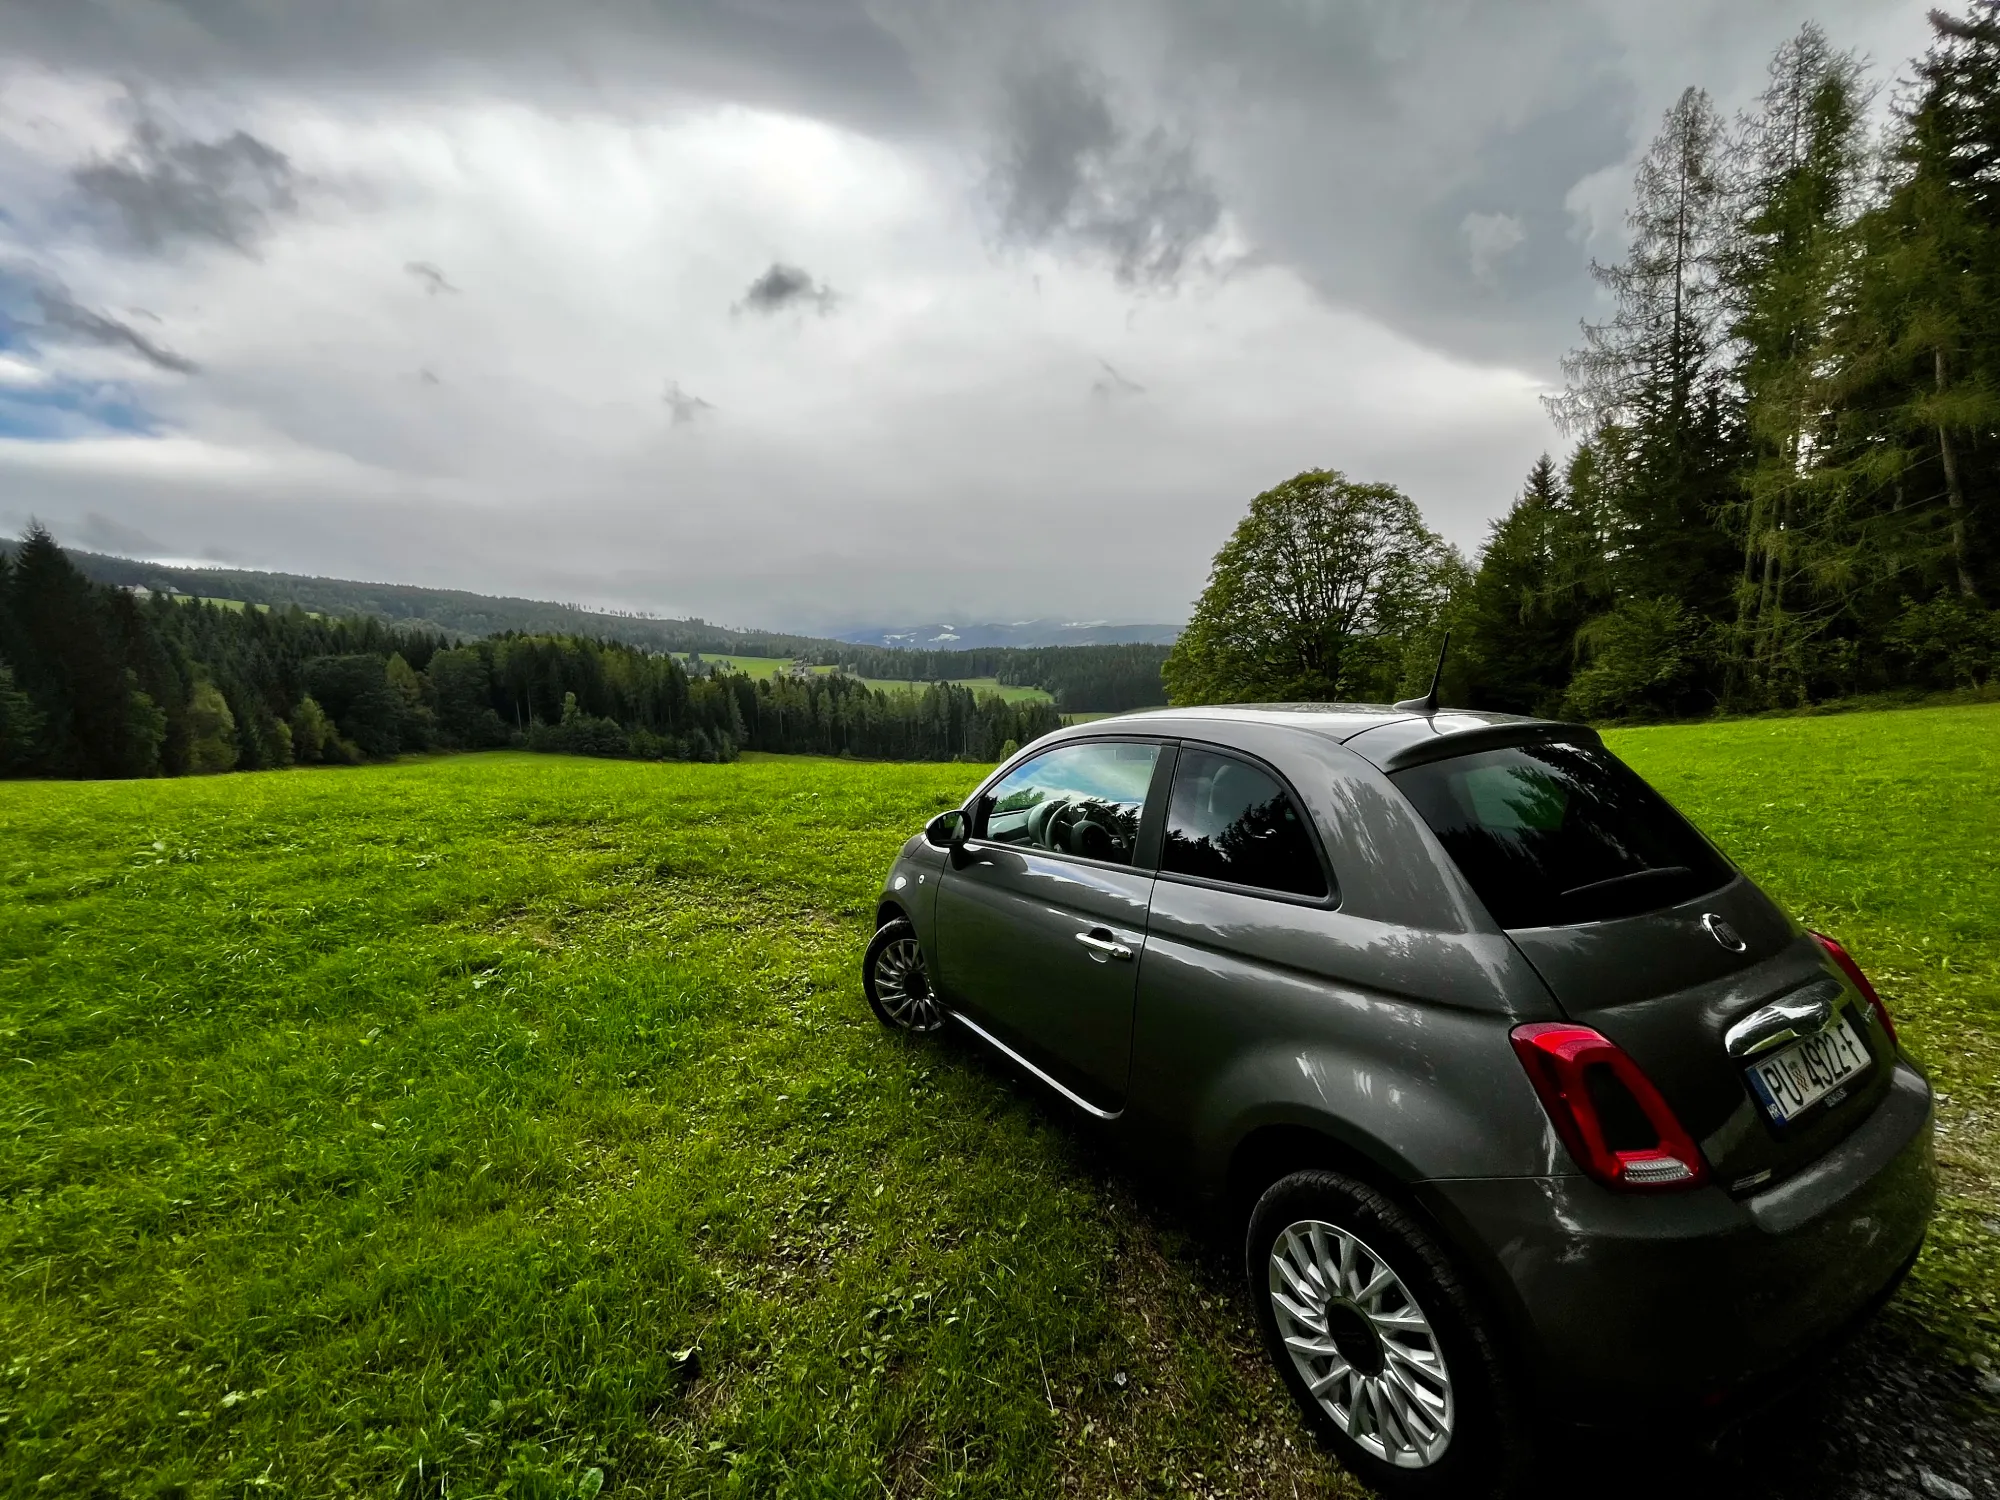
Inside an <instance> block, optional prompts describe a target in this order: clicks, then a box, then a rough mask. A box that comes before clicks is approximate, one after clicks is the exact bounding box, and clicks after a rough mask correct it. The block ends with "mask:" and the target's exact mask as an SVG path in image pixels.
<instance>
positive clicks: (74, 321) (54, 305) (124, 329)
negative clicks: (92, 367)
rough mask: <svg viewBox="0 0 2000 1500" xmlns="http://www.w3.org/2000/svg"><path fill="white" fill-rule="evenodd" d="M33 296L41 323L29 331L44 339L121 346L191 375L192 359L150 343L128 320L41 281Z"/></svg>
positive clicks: (156, 364)
mask: <svg viewBox="0 0 2000 1500" xmlns="http://www.w3.org/2000/svg"><path fill="white" fill-rule="evenodd" d="M34 300H35V304H36V306H37V307H38V308H39V309H40V311H41V325H40V327H39V328H38V329H35V330H32V332H33V333H39V334H40V335H41V337H42V338H43V339H44V340H46V341H48V342H54V343H72V344H96V345H100V346H102V347H105V348H111V349H124V350H126V351H127V352H129V353H132V354H136V355H138V356H139V357H140V358H141V359H143V360H145V361H146V363H147V364H149V365H152V366H153V367H154V368H155V369H160V370H168V371H171V372H172V373H174V374H176V375H192V374H194V372H195V369H196V366H195V363H194V361H193V360H191V359H188V358H186V357H185V356H183V355H179V354H176V353H174V351H173V350H171V349H167V348H164V347H162V346H161V345H159V344H156V343H154V342H153V340H151V339H149V338H147V337H146V335H145V334H143V333H141V332H139V330H138V329H136V328H134V327H133V326H132V325H131V324H130V323H125V322H121V321H120V320H119V319H117V318H114V317H112V316H110V315H109V314H108V313H102V312H95V311H93V310H92V309H90V308H88V307H85V306H83V305H82V304H81V303H79V302H77V301H76V300H75V299H74V298H72V297H71V296H70V294H69V293H68V292H67V291H66V290H64V289H63V288H62V287H60V286H56V285H50V284H45V285H42V286H38V287H36V288H35V291H34Z"/></svg>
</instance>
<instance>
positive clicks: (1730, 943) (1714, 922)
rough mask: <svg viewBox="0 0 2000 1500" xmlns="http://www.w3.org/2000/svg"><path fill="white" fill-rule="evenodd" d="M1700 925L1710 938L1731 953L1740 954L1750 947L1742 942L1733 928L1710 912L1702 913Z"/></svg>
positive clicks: (1741, 938) (1741, 937)
mask: <svg viewBox="0 0 2000 1500" xmlns="http://www.w3.org/2000/svg"><path fill="white" fill-rule="evenodd" d="M1701 925H1702V926H1703V927H1706V928H1707V929H1708V935H1709V936H1710V937H1712V938H1714V939H1715V940H1716V941H1717V942H1718V943H1720V944H1722V946H1723V947H1725V948H1727V949H1728V950H1729V951H1730V952H1731V953H1742V952H1744V951H1746V950H1747V949H1748V948H1749V947H1750V945H1749V944H1748V943H1746V942H1744V941H1743V936H1742V934H1741V933H1739V932H1737V930H1736V929H1735V928H1734V927H1731V926H1730V925H1729V924H1728V923H1727V922H1725V921H1724V920H1723V919H1722V918H1721V917H1719V916H1717V915H1716V914H1715V913H1714V912H1712V911H1711V912H1704V913H1702V918H1701Z"/></svg>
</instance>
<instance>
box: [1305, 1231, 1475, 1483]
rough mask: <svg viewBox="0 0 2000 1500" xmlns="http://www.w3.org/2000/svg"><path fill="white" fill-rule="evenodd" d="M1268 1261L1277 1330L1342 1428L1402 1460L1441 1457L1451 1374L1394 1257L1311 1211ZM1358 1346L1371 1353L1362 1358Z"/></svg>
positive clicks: (1448, 1424)
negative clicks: (1385, 1257)
mask: <svg viewBox="0 0 2000 1500" xmlns="http://www.w3.org/2000/svg"><path fill="white" fill-rule="evenodd" d="M1270 1269H1271V1310H1272V1312H1273V1313H1275V1314H1276V1315H1277V1320H1278V1334H1279V1337H1281V1338H1282V1339H1283V1340H1284V1341H1285V1348H1286V1350H1287V1351H1288V1352H1289V1353H1290V1354H1291V1356H1292V1364H1293V1366H1294V1367H1295V1368H1296V1369H1297V1370H1298V1372H1299V1378H1300V1379H1301V1380H1303V1381H1304V1382H1305V1384H1306V1389H1307V1390H1308V1391H1310V1392H1311V1393H1312V1396H1313V1399H1314V1400H1315V1401H1317V1402H1319V1404H1320V1407H1321V1409H1322V1410H1324V1411H1325V1412H1326V1414H1327V1415H1328V1416H1330V1417H1332V1418H1333V1420H1334V1421H1335V1422H1336V1423H1338V1424H1339V1426H1340V1429H1341V1431H1343V1432H1345V1433H1346V1434H1347V1435H1348V1437H1350V1438H1352V1439H1353V1440H1354V1441H1355V1442H1356V1443H1358V1444H1359V1445H1360V1446H1361V1448H1362V1450H1363V1451H1364V1452H1366V1453H1369V1454H1372V1455H1373V1456H1374V1457H1376V1458H1379V1459H1381V1460H1382V1461H1383V1462H1385V1463H1389V1464H1393V1465H1395V1467H1397V1468H1399V1469H1423V1468H1428V1467H1429V1466H1430V1465H1432V1464H1434V1463H1436V1462H1437V1461H1438V1460H1439V1459H1440V1458H1442V1457H1443V1456H1444V1451H1445V1449H1446V1447H1448V1446H1449V1445H1450V1443H1451V1432H1452V1423H1453V1420H1454V1418H1455V1416H1456V1412H1455V1408H1454V1405H1453V1401H1452V1390H1451V1376H1450V1374H1449V1372H1447V1371H1446V1369H1445V1364H1444V1351H1443V1350H1442V1349H1441V1348H1440V1347H1439V1346H1438V1338H1437V1333H1436V1331H1435V1330H1434V1329H1433V1328H1432V1327H1431V1322H1430V1319H1429V1318H1428V1317H1426V1316H1425V1315H1424V1310H1423V1309H1422V1308H1421V1307H1420V1306H1418V1305H1417V1299H1416V1298H1415V1297H1413V1296H1411V1295H1410V1289H1409V1288H1408V1287H1406V1286H1404V1285H1403V1280H1402V1278H1401V1277H1400V1276H1398V1275H1397V1274H1396V1273H1395V1272H1394V1271H1392V1270H1390V1269H1389V1264H1388V1262H1387V1261H1385V1260H1383V1259H1382V1257H1381V1256H1379V1255H1377V1254H1376V1253H1375V1252H1374V1251H1373V1250H1371V1249H1369V1247H1368V1246H1367V1245H1366V1244H1364V1243H1363V1242H1362V1241H1361V1240H1360V1239H1359V1238H1357V1237H1356V1236H1354V1235H1352V1234H1349V1233H1348V1232H1347V1231H1346V1230H1344V1229H1341V1228H1340V1227H1338V1226H1337V1225H1333V1224H1326V1223H1322V1222H1320V1221H1319V1220H1317V1219H1306V1220H1302V1221H1301V1222H1299V1223H1297V1224H1293V1225H1291V1226H1290V1227H1289V1228H1287V1229H1286V1230H1285V1231H1284V1232H1283V1233H1282V1234H1280V1235H1279V1236H1278V1239H1277V1243H1276V1244H1274V1245H1272V1247H1271V1268H1270ZM1336 1332H1339V1333H1340V1334H1342V1335H1343V1336H1344V1340H1345V1342H1346V1344H1347V1348H1346V1349H1345V1350H1343V1348H1342V1346H1341V1344H1340V1343H1336V1341H1335V1334H1336ZM1357 1340H1361V1341H1372V1342H1369V1343H1367V1345H1366V1348H1365V1349H1363V1348H1361V1347H1359V1346H1358V1345H1357ZM1355 1353H1364V1354H1365V1356H1366V1357H1364V1358H1363V1359H1362V1361H1361V1363H1360V1365H1359V1366H1357V1364H1356V1362H1355V1361H1354V1360H1353V1359H1351V1358H1350V1355H1352V1354H1355ZM1369 1364H1374V1365H1375V1366H1376V1368H1375V1369H1373V1370H1370V1369H1367V1368H1365V1366H1367V1365H1369Z"/></svg>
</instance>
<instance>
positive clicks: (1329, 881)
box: [1153, 739, 1341, 911]
mask: <svg viewBox="0 0 2000 1500" xmlns="http://www.w3.org/2000/svg"><path fill="white" fill-rule="evenodd" d="M1184 749H1190V750H1200V751H1203V752H1205V753H1207V754H1209V755H1216V756H1220V757H1222V758H1223V759H1226V760H1238V761H1241V762H1243V764H1245V765H1247V766H1249V767H1250V768H1251V769H1253V770H1257V771H1261V772H1263V773H1264V774H1265V775H1266V776H1269V777H1270V778H1271V779H1272V780H1273V781H1275V782H1276V783H1277V784H1278V788H1279V790H1280V791H1282V792H1283V793H1284V794H1285V795H1286V796H1287V797H1289V798H1291V800H1292V806H1293V807H1294V808H1296V809H1297V810H1298V814H1299V819H1300V821H1301V822H1303V823H1304V824H1305V829H1306V838H1307V840H1308V841H1309V842H1310V843H1311V845H1312V851H1313V857H1314V858H1315V859H1317V860H1318V861H1319V873H1320V878H1321V879H1323V880H1324V881H1325V882H1326V894H1325V895H1321V896H1302V895H1300V894H1299V893H1298V892H1297V891H1280V890H1275V889H1273V888H1272V887H1270V886H1267V885H1245V884H1244V883H1243V882H1241V881H1238V880H1215V879H1211V878H1210V877H1209V876H1206V875H1184V874H1182V873H1181V872H1180V871H1179V870H1169V869H1168V868H1167V867H1166V865H1165V863H1164V861H1165V857H1166V852H1167V849H1166V835H1167V818H1168V816H1169V814H1170V813H1171V812H1172V810H1173V784H1172V782H1169V783H1168V784H1167V787H1166V791H1165V794H1164V796H1165V801H1164V802H1163V804H1162V806H1161V808H1160V819H1159V825H1160V826H1159V833H1160V840H1159V844H1158V846H1157V847H1156V848H1155V850H1154V855H1155V858H1154V866H1153V869H1154V874H1155V875H1156V876H1157V877H1158V878H1159V879H1161V880H1171V881H1174V882H1175V883H1176V884H1179V885H1191V886H1195V887H1197V888H1199V889H1202V890H1210V891H1234V892H1237V893H1239V894H1241V895H1245V896H1255V897H1258V898H1259V899H1261V900H1265V901H1282V902H1284V903H1285V904H1286V905H1287V906H1306V907H1311V908H1313V909H1314V910H1317V911H1338V910H1339V909H1340V902H1341V886H1340V877H1339V875H1338V874H1337V873H1336V872H1335V871H1334V868H1333V860H1332V859H1331V858H1330V857H1329V856H1328V854H1327V852H1326V841H1325V840H1324V839H1322V838H1321V837H1320V831H1319V823H1318V821H1317V820H1316V819H1315V818H1314V817H1313V815H1312V810H1311V809H1310V808H1308V807H1307V806H1306V801H1305V799H1304V798H1303V797H1301V796H1300V795H1299V793H1298V788H1297V787H1295V786H1293V785H1292V782H1291V778H1290V777H1288V776H1286V775H1285V773H1284V772H1283V771H1280V770H1279V769H1278V768H1277V767H1276V766H1274V765H1272V764H1271V763H1270V762H1269V761H1267V760H1265V759H1264V758H1263V757H1262V756H1260V755H1255V754H1253V753H1251V752H1250V751H1248V750H1241V749H1238V748H1237V747H1236V746H1234V745H1223V744H1218V743H1216V742H1215V741H1213V740H1189V739H1183V740H1179V741H1177V742H1176V743H1175V756H1174V760H1175V771H1176V774H1178V772H1179V762H1180V754H1179V752H1180V751H1181V750H1184Z"/></svg>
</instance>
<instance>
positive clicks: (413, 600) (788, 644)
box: [0, 543, 1173, 713]
mask: <svg viewBox="0 0 2000 1500" xmlns="http://www.w3.org/2000/svg"><path fill="white" fill-rule="evenodd" d="M12 550H13V548H12V544H11V543H0V551H6V552H11V551H12ZM69 556H70V559H71V560H72V561H73V562H74V563H75V564H76V566H77V567H78V568H79V569H81V570H82V571H83V572H84V573H85V574H86V575H87V576H89V577H90V578H93V579H95V580H96V581H97V582H99V583H108V584H115V585H117V586H119V587H123V588H147V589H151V590H153V591H154V592H156V593H181V594H191V595H194V596H196V597H198V598H204V599H230V600H240V601H241V602H243V603H245V604H249V605H264V606H269V607H275V608H284V607H286V606H288V605H294V604H296V605H298V606H299V607H300V608H301V609H304V610H307V611H310V612H311V613H314V614H321V615H327V616H332V617H340V616H347V615H367V616H373V617H374V618H375V619H378V620H382V621H385V622H387V623H389V624H392V625H400V626H403V627H405V628H409V629H420V630H435V631H440V632H443V633H444V634H447V635H453V636H459V637H466V638H470V637H475V636H487V635H499V634H501V633H502V632H505V631H510V630H512V631H519V632H522V633H525V634H533V635H580V636H592V637H596V638H599V639H603V640H612V641H623V642H626V643H627V644H629V645H633V646H640V647H644V648H646V649H648V650H653V651H681V652H687V651H699V652H703V653H706V654H709V655H715V656H758V657H780V658H784V659H787V660H794V661H806V662H810V663H813V664H815V665H818V666H834V665H838V666H841V667H843V668H845V669H846V670H847V671H849V672H852V673H854V674H855V675H857V676H861V677H870V678H878V679H882V680H885V681H893V682H941V681H955V680H959V679H963V678H979V677H991V678H994V679H996V680H997V681H998V682H1000V683H1002V684H1005V685H1008V686H1023V687H1039V688H1042V689H1044V690H1045V691H1047V692H1049V693H1051V694H1052V695H1054V697H1055V700H1056V702H1057V703H1058V704H1059V705H1060V706H1061V707H1062V708H1063V709H1064V710H1065V711H1067V712H1075V713H1085V712H1105V711H1115V710H1120V709H1128V708H1147V707H1152V706H1154V705H1157V704H1161V703H1165V702H1166V701H1167V699H1166V690H1165V688H1164V687H1162V686H1161V683H1160V664H1161V663H1162V662H1164V661H1165V660H1166V655H1167V648H1166V645H1165V644H1163V642H1168V641H1171V640H1172V639H1173V631H1172V629H1171V628H1170V627H1167V626H1159V625H1121V626H1097V625H1076V624H1065V623H1063V622H1059V621H1045V622H1029V623H1028V624H1021V625H987V626H976V627H966V630H965V631H964V632H959V631H953V630H951V629H950V627H948V626H926V627H922V628H921V629H919V630H909V631H900V632H897V631H884V632H876V633H874V634H872V635H867V636H862V637H860V638H858V639H854V640H845V639H835V638H831V637H825V636H809V635H790V634H786V633H784V632H781V631H765V630H732V629H730V628H729V627H728V626H724V625H711V624H710V623H709V622H708V621H706V620H702V619H698V618H691V619H661V618H659V617H657V616H653V615H642V614H623V613H619V612H618V611H615V610H593V609H584V608H582V607H580V606H578V605H574V604H559V603H556V602H553V601H551V600H546V599H517V598H511V597H506V596H498V595H492V594H474V593H469V592H467V591H466V590H463V589H430V588H420V587H418V586H416V585H415V584H407V583H363V582H361V581H359V580H356V579H352V578H315V577H307V576H304V575H301V574H296V573H258V572H251V571H247V570H240V569H236V568H180V567H167V566H165V565H163V564H160V563H150V562H140V561H137V560H135V559H133V558H129V557H111V556H108V555H106V554H104V553H101V552H70V553H69ZM1039 627H1045V628H1043V629H1042V635H1046V634H1048V633H1049V632H1050V631H1072V632H1090V631H1098V632H1102V636H1101V638H1093V639H1086V638H1085V637H1084V636H1083V635H1082V634H1076V635H1072V636H1071V637H1069V638H1068V639H1051V640H1046V641H1044V640H1043V639H1042V635H1036V634H1035V633H1034V632H1035V631H1036V630H1037V628H1039ZM974 631H1002V632H1004V631H1017V632H1022V633H1023V635H1024V638H1022V639H1019V640H1014V641H1005V642H1003V641H995V640H991V639H984V638H983V639H978V640H975V639H971V638H970V633H971V632H974ZM1121 631H1123V632H1138V633H1139V634H1137V635H1128V636H1121V635H1117V634H1115V632H1121ZM892 635H901V636H907V637H908V640H907V641H906V642H896V643H894V644H890V643H886V642H885V641H884V640H883V639H882V637H884V636H892ZM947 635H949V636H953V637H955V639H951V640H945V639H942V637H944V636H947Z"/></svg>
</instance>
